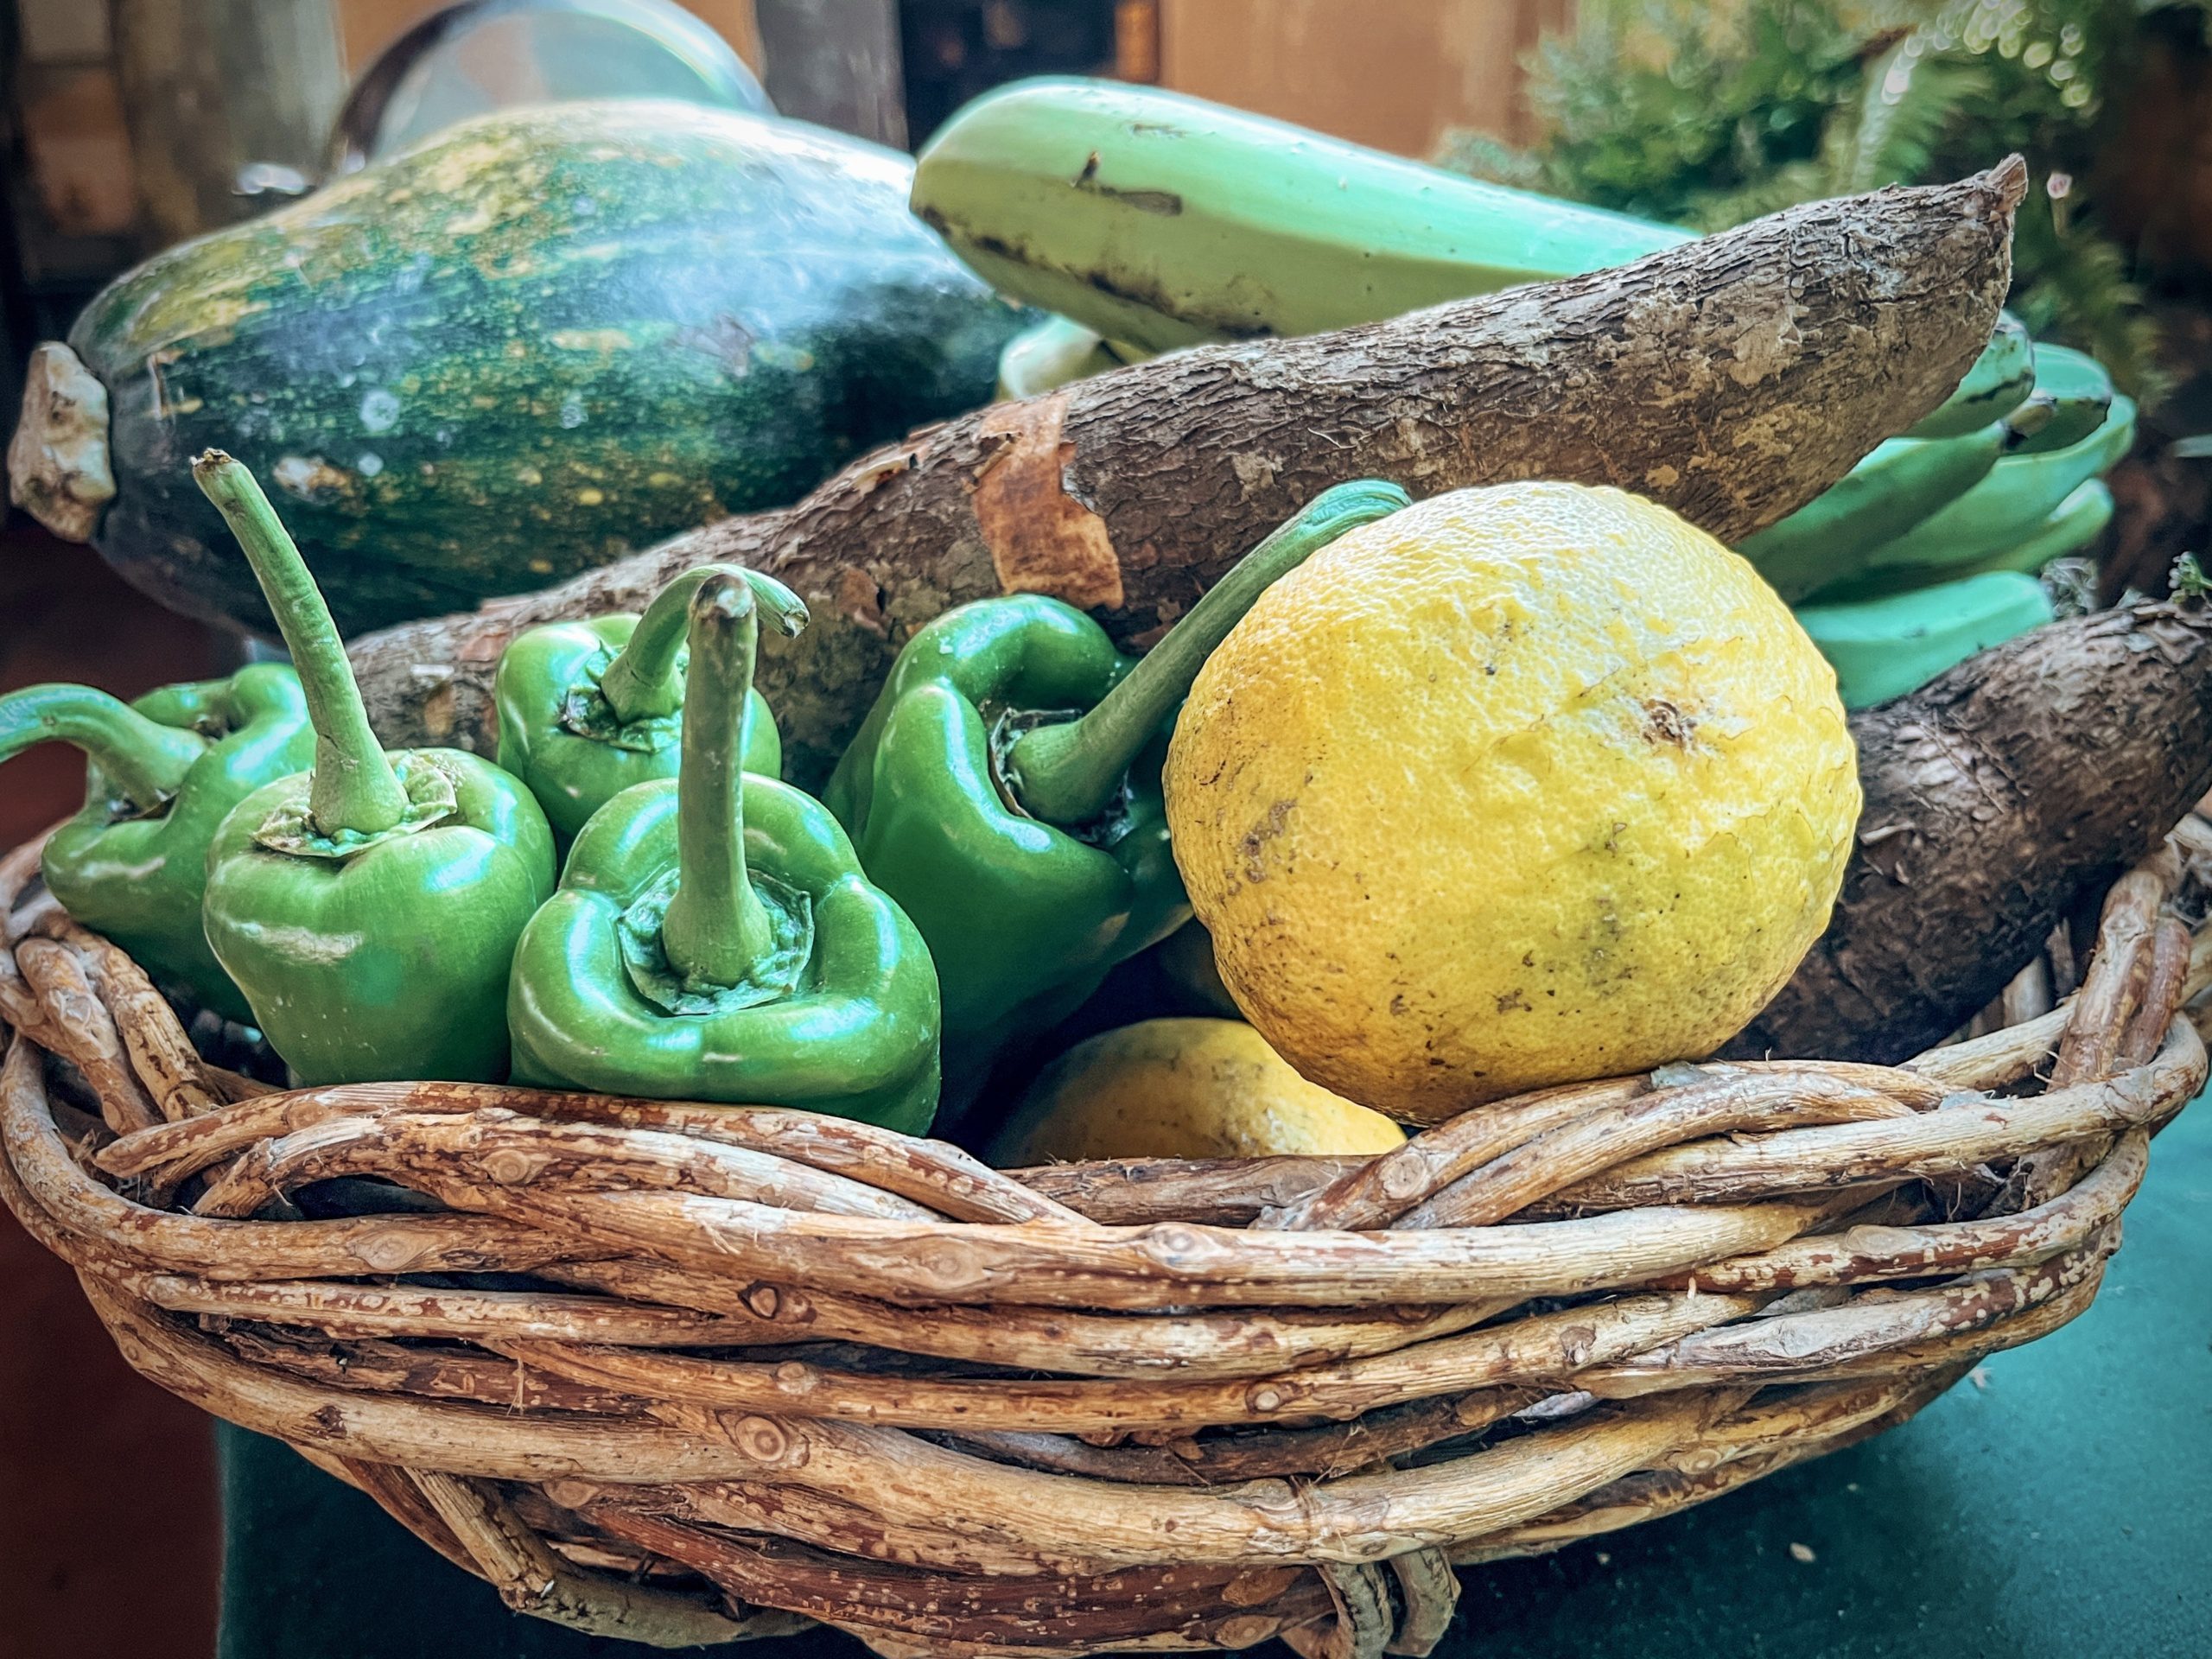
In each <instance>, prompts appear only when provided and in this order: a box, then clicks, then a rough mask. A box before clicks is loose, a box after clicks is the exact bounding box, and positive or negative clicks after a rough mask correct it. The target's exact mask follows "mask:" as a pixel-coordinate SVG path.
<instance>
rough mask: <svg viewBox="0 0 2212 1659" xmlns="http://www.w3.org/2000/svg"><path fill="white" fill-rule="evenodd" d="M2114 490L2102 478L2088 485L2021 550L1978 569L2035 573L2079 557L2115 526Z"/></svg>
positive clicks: (2002, 556)
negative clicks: (2053, 562) (2065, 560)
mask: <svg viewBox="0 0 2212 1659" xmlns="http://www.w3.org/2000/svg"><path fill="white" fill-rule="evenodd" d="M2112 516H2113V499H2112V486H2110V485H2108V484H2107V483H2106V482H2105V481H2104V480H2102V479H2101V478H2093V479H2091V480H2089V481H2088V483H2086V484H2084V485H2082V487H2081V488H2080V489H2078V490H2076V491H2075V492H2074V493H2073V494H2071V495H2069V496H2068V497H2067V498H2066V499H2065V500H2063V501H2062V502H2060V503H2059V504H2058V509H2057V511H2056V512H2053V513H2052V514H2051V515H2050V518H2046V519H2044V521H2043V524H2042V525H2041V527H2040V528H2038V529H2037V531H2036V532H2035V533H2034V534H2033V535H2031V536H2030V537H2028V538H2027V539H2026V540H2025V541H2024V542H2022V543H2020V544H2019V545H2018V547H2015V548H2012V549H2010V550H2007V551H2005V552H2003V553H1999V554H1998V555H1996V556H1994V557H1993V558H1991V559H1989V560H1988V561H1987V562H1986V563H1983V564H1981V565H1979V566H1977V567H1976V570H1977V573H1979V572H1980V571H1982V570H2024V571H2025V572H2026V573H2027V574H2028V575H2035V573H2036V572H2037V571H2038V570H2040V569H2043V568H2044V566H2045V565H2046V564H2049V563H2050V562H2051V561H2052V560H2053V559H2063V558H2065V557H2066V556H2068V555H2069V554H2073V553H2079V552H2080V551H2081V550H2082V549H2083V548H2085V547H2087V546H2088V545H2089V544H2090V543H2092V542H2094V541H2095V540H2096V539H2097V537H2100V536H2101V535H2103V534H2104V533H2105V526H2106V525H2107V524H2110V523H2112Z"/></svg>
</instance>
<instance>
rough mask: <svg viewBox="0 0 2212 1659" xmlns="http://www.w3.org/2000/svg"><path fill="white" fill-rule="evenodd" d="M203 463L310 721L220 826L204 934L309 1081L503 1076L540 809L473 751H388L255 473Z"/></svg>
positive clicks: (546, 849) (542, 841)
mask: <svg viewBox="0 0 2212 1659" xmlns="http://www.w3.org/2000/svg"><path fill="white" fill-rule="evenodd" d="M192 470H193V476H194V478H195V479H196V480H198V482H199V485H200V489H201V490H202V491H203V492H205V493H206V494H207V499H209V500H210V501H212V502H213V503H214V504H215V506H216V508H217V509H218V510H219V512H221V513H222V515H223V517H224V518H226V520H227V521H228V522H229V524H230V526H231V529H232V533H234V534H235V535H236V536H237V537H238V544H239V546H240V547H242V548H243V549H244V550H245V556H246V560H247V563H250V564H251V565H252V567H253V573H254V575H255V576H256V577H257V578H258V580H259V581H260V583H261V591H262V593H263V594H264V595H265V596H266V597H267V599H268V601H269V608H270V611H271V612H273V613H275V615H276V618H277V626H279V627H280V628H282V629H283V633H284V643H285V644H286V645H289V646H290V647H291V652H292V662H293V664H294V665H295V666H296V668H297V670H298V671H299V676H300V684H301V689H302V690H303V691H304V693H305V694H306V697H307V706H308V716H309V718H310V720H311V721H313V723H314V727H315V762H314V766H313V768H312V770H310V771H307V772H296V773H294V774H293V775H292V776H290V777H289V778H284V779H280V780H278V781H277V782H276V783H273V784H270V785H267V786H266V787H264V788H262V789H257V790H256V791H254V792H253V793H252V794H251V795H249V796H247V797H246V798H245V799H244V800H242V801H240V802H239V803H238V805H237V806H236V807H234V808H233V809H232V810H231V812H230V815H229V816H228V817H226V818H225V819H224V820H223V822H222V823H221V824H220V826H219V827H218V829H216V831H215V836H214V840H213V844H212V845H211V846H210V847H209V849H208V852H207V898H206V900H205V903H204V906H203V907H202V912H201V915H202V919H203V920H204V922H205V923H206V925H207V943H208V944H209V946H210V947H212V948H213V950H214V952H215V958H216V960H217V961H219V963H222V964H223V967H224V969H226V971H227V972H228V973H229V974H230V976H231V977H232V979H234V980H236V981H237V982H238V988H240V989H241V990H243V991H244V992H245V999H246V1001H247V1002H248V1003H250V1004H251V1007H252V1008H253V1014H254V1022H255V1023H256V1024H257V1025H258V1026H259V1027H261V1029H262V1031H263V1033H264V1034H265V1035H266V1036H267V1037H268V1039H269V1041H270V1045H271V1046H273V1047H274V1048H275V1049H276V1051H277V1053H278V1054H280V1055H282V1056H283V1059H284V1061H285V1063H286V1064H287V1065H289V1066H290V1067H291V1068H292V1070H293V1071H294V1072H295V1073H296V1075H297V1076H298V1077H299V1078H300V1080H301V1081H302V1083H306V1084H319V1083H339V1082H377V1081H389V1080H394V1079H400V1078H424V1079H433V1080H445V1081H453V1082H464V1083H466V1082H492V1081H496V1080H497V1079H499V1077H503V1076H505V1072H506V1064H507V1028H506V1021H505V1019H504V1018H503V1017H502V1016H503V1014H504V1011H505V1001H506V989H507V969H508V967H509V965H510V963H512V960H513V957H514V948H515V941H516V939H517V938H519V937H520V936H521V933H522V929H523V924H524V922H526V921H528V920H529V919H530V917H531V912H533V911H535V910H536V909H537V906H539V905H540V904H542V903H543V902H544V899H545V898H546V896H547V895H548V894H549V893H551V892H552V890H553V832H552V830H551V829H549V828H548V827H547V825H546V823H545V814H544V813H543V811H541V810H539V809H538V805H537V802H536V801H535V800H533V799H531V795H530V791H528V790H526V789H524V787H523V786H522V785H520V784H518V783H517V782H516V781H515V780H514V779H512V778H510V777H508V776H507V774H506V773H505V772H501V771H500V770H499V768H497V767H496V766H493V765H492V764H491V763H490V762H488V761H486V760H479V759H478V758H477V757H476V756H474V755H473V754H464V753H461V751H460V750H458V749H403V750H398V751H396V752H395V753H391V754H386V753H385V751H384V749H383V748H382V747H380V746H379V745H378V742H377V740H376V736H375V734H373V733H372V732H371V731H370V729H369V717H368V711H367V710H366V709H365V708H363V707H362V704H361V693H360V689H359V687H358V686H356V685H355V684H354V683H353V670H352V668H351V667H350V666H349V665H348V664H347V663H346V646H345V643H344V642H343V641H342V640H340V639H339V637H338V630H337V628H336V626H334V624H333V623H332V621H331V620H330V609H329V607H327V605H325V604H324V603H323V601H322V595H321V594H320V593H318V592H317V591H316V589H315V578H314V577H313V576H311V575H308V568H307V565H306V563H304V562H303V561H302V559H301V557H300V553H299V550H298V549H297V548H296V547H295V546H294V545H293V544H292V538H291V537H289V536H288V535H286V534H285V532H284V526H283V524H281V523H279V522H278V520H277V514H276V511H275V510H274V509H273V508H272V507H270V505H269V499H268V497H266V496H265V495H264V494H263V493H261V487H260V486H259V485H257V483H255V481H254V479H253V474H251V473H249V472H248V471H247V470H246V469H245V467H242V466H240V465H239V464H238V462H237V461H232V459H231V458H230V457H229V456H228V455H226V454H221V453H220V452H219V451H215V450H210V451H209V452H208V453H207V454H203V455H201V456H200V458H199V460H197V461H194V463H193V468H192Z"/></svg>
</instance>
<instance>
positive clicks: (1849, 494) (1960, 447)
mask: <svg viewBox="0 0 2212 1659" xmlns="http://www.w3.org/2000/svg"><path fill="white" fill-rule="evenodd" d="M2017 413H2018V414H2020V415H2022V416H2026V417H2027V419H2028V420H2029V422H2030V423H2031V425H2030V427H2029V429H2030V430H2031V429H2032V426H2033V425H2034V424H2039V423H2042V422H2044V421H2048V420H2049V419H2050V411H2049V410H2037V409H2036V408H2035V406H2034V405H2032V404H2028V405H2024V406H2023V407H2022V409H2021V410H2018V411H2017ZM2024 436H2025V433H2024V430H2023V429H2022V428H2019V427H2015V426H2013V425H2012V424H2010V423H2007V422H2005V421H1992V422H1991V423H1989V424H1988V425H1986V426H1985V427H1983V428H1981V429H1980V430H1978V431H1974V432H1969V433H1967V434H1966V435H1963V436H1959V437H1950V438H1911V437H1906V438H1891V440H1890V441H1889V442H1887V443H1884V444H1881V445H1879V446H1878V447H1877V448H1875V449H1874V451H1873V453H1872V454H1869V455H1868V456H1867V457H1866V459H1865V460H1864V461H1860V462H1859V464H1858V465H1857V466H1856V467H1853V468H1852V469H1851V470H1850V471H1849V472H1848V473H1847V474H1844V475H1843V477H1842V478H1841V479H1840V480H1837V481H1836V482H1835V483H1834V484H1833V485H1831V486H1829V487H1828V488H1827V490H1825V491H1823V492H1822V493H1821V494H1819V495H1817V496H1815V498H1814V499H1812V500H1810V501H1808V502H1807V503H1806V504H1805V505H1803V506H1802V507H1800V508H1799V509H1798V510H1797V511H1796V512H1793V513H1791V514H1790V515H1789V517H1788V518H1784V519H1783V520H1782V521H1781V522H1780V523H1779V524H1771V525H1769V526H1768V527H1767V528H1766V529H1764V530H1763V531H1759V532H1758V534H1757V535H1755V536H1752V537H1749V538H1747V539H1746V540H1745V542H1744V543H1743V544H1742V545H1741V546H1740V547H1739V548H1738V549H1737V551H1738V552H1739V553H1741V554H1742V555H1743V556H1745V558H1747V559H1749V560H1750V561H1751V563H1753V564H1755V565H1757V566H1758V572H1759V574H1760V575H1763V576H1764V577H1765V578H1766V579H1767V582H1769V584H1770V585H1771V586H1772V588H1774V590H1775V592H1777V594H1781V595H1782V596H1783V598H1784V599H1787V600H1792V601H1795V600H1799V599H1802V598H1804V597H1805V596H1806V595H1807V594H1813V593H1817V592H1819V591H1820V590H1821V588H1827V587H1832V586H1834V584H1835V582H1837V581H1838V580H1840V579H1841V578H1845V577H1847V576H1849V575H1852V574H1853V573H1854V572H1856V571H1857V570H1859V569H1860V568H1861V567H1862V566H1864V565H1865V564H1866V563H1867V562H1868V561H1869V559H1870V558H1871V557H1872V556H1873V555H1875V554H1876V553H1878V552H1879V551H1880V550H1881V549H1882V548H1883V547H1885V545H1887V544H1888V543H1891V542H1892V541H1894V540H1896V539H1897V537H1901V536H1903V535H1904V533H1905V532H1906V531H1909V530H1910V529H1911V528H1912V527H1913V526H1914V525H1915V524H1919V523H1920V522H1921V521H1922V520H1923V519H1925V518H1929V517H1930V516H1931V515H1933V514H1934V513H1936V512H1940V511H1941V510H1942V508H1944V507H1945V506H1948V505H1949V504H1950V503H1952V502H1954V501H1957V500H1960V499H1962V498H1963V497H1964V496H1965V495H1966V493H1967V492H1968V491H1969V490H1971V489H1973V488H1974V486H1975V485H1977V484H1979V483H1980V481H1981V480H1982V479H1983V478H1985V477H1986V476H1987V474H1989V472H1990V471H1991V469H1992V468H1993V467H1995V466H1996V465H1997V462H1998V461H1999V458H2000V457H2001V456H2002V455H2003V454H2005V448H2006V447H2007V446H2008V445H2009V444H2012V443H2013V442H2019V441H2023V440H2024Z"/></svg>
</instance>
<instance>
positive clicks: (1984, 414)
mask: <svg viewBox="0 0 2212 1659" xmlns="http://www.w3.org/2000/svg"><path fill="white" fill-rule="evenodd" d="M2035 378H2036V346H2035V341H2034V340H2032V339H2031V338H2030V336H2029V334H2028V326H2027V324H2025V323H2024V322H2022V321H2020V320H2019V319H2018V317H2016V316H2014V315H2012V313H2011V312H2010V311H2000V312H1999V313H1998V314H1997V327H1996V328H1995V329H1994V330H1993V331H1992V333H1991V334H1990V336H1989V344H1988V345H1986V346H1983V347H1982V348H1981V355H1980V357H1978V358H1976V359H1974V366H1973V367H1972V368H1970V369H1968V370H1967V378H1965V379H1963V380H1961V381H1960V382H1959V384H1958V387H1957V389H1956V390H1955V391H1953V392H1952V393H1951V395H1950V396H1949V397H1947V398H1945V399H1944V400H1943V402H1942V406H1941V407H1940V408H1938V409H1936V410H1934V411H1933V412H1931V413H1929V414H1928V415H1925V416H1922V417H1921V419H1920V421H1919V422H1918V423H1917V424H1916V425H1915V426H1913V428H1912V429H1910V431H1908V432H1906V433H1905V434H1904V436H1906V437H1908V438H1957V437H1963V436H1965V435H1967V433H1969V432H1976V431H1980V429H1982V428H1983V427H1985V426H1987V425H1988V424H1989V423H1990V422H1992V421H1996V420H2002V419H2003V418H2004V417H2005V416H2007V415H2009V414H2011V413H2012V410H2014V409H2016V408H2018V406H2019V404H2020V401H2021V399H2023V398H2024V397H2027V396H2028V395H2029V393H2030V392H2031V391H2033V390H2034V389H2035Z"/></svg>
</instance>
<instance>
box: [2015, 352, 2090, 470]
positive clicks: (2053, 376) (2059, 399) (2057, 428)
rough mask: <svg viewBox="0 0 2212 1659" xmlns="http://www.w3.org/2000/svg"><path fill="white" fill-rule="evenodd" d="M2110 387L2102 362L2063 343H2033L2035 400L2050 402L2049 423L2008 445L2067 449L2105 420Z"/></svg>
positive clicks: (2025, 449) (2025, 451)
mask: <svg viewBox="0 0 2212 1659" xmlns="http://www.w3.org/2000/svg"><path fill="white" fill-rule="evenodd" d="M2113 396H2114V390H2113V384H2112V376H2111V374H2110V373H2108V372H2107V371H2106V368H2105V365H2103V364H2101V363H2100V362H2098V361H2097V359H2095V358H2094V357H2091V356H2090V355H2089V354H2088V353H2087V352H2077V351H2075V350H2073V349H2071V348H2070V347H2069V346H2037V347H2036V385H2035V400H2036V401H2037V402H2039V403H2041V402H2048V403H2049V404H2050V406H2051V420H2050V424H2049V425H2047V426H2045V427H2044V429H2043V430H2042V431H2040V432H2037V433H2035V434H2033V435H2031V436H2030V437H2027V438H2025V439H2024V440H2022V441H2021V442H2018V443H2017V444H2015V445H2014V446H2013V447H2012V453H2013V454H2016V455H2040V454H2048V453H2049V452H2050V451H2051V450H2054V449H2069V448H2072V447H2073V446H2074V445H2075V444H2077V443H2079V442H2082V439H2084V438H2086V437H2088V435H2089V434H2091V433H2092V432H2094V431H2095V430H2096V429H2098V428H2099V427H2101V426H2102V425H2103V424H2104V423H2105V419H2106V417H2107V416H2109V415H2110V414H2111V413H2112V400H2113Z"/></svg>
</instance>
